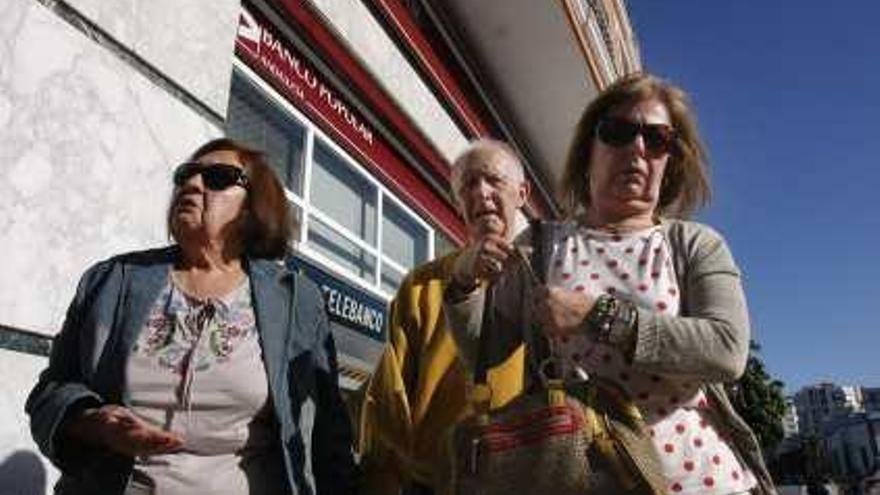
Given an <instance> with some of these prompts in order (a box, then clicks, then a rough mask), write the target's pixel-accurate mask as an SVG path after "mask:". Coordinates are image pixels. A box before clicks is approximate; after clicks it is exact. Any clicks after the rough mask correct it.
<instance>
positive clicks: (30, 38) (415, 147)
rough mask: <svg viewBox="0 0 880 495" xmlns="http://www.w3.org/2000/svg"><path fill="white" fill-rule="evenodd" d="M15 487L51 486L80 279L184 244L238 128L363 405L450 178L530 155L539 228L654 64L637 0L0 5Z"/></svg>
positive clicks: (446, 234) (9, 430) (444, 205)
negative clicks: (362, 392)
mask: <svg viewBox="0 0 880 495" xmlns="http://www.w3.org/2000/svg"><path fill="white" fill-rule="evenodd" d="M0 14H2V16H0V19H2V20H0V40H2V41H3V43H2V44H0V158H2V160H3V163H4V171H5V173H4V174H3V176H2V177H0V206H2V207H0V225H2V232H3V235H4V242H3V245H4V254H5V256H4V259H3V264H4V266H3V268H4V277H3V278H2V279H0V372H2V373H3V374H4V376H5V377H6V378H7V379H6V380H4V383H3V385H0V390H2V394H3V397H4V398H5V399H6V400H4V401H3V406H0V486H5V487H12V488H11V489H12V490H13V491H15V490H18V491H19V492H26V493H41V492H43V491H46V490H48V489H49V488H50V487H51V485H52V483H53V480H54V478H55V477H56V475H57V474H56V473H55V472H54V470H53V468H52V467H51V466H49V465H48V464H46V462H45V460H43V459H42V458H40V457H39V456H38V455H36V454H35V450H34V446H33V443H32V442H31V440H30V435H29V433H28V429H27V421H26V418H25V416H24V413H23V410H22V408H23V404H24V400H25V397H26V394H27V392H28V390H29V389H30V387H31V386H32V385H33V383H34V382H35V380H36V377H37V374H38V373H39V371H40V370H41V369H42V368H43V367H44V366H45V364H46V357H45V356H46V355H47V353H48V349H49V346H50V345H51V340H52V337H53V336H54V334H55V332H56V331H57V329H58V328H59V327H60V324H61V322H62V320H63V317H64V312H65V309H66V305H67V304H68V302H69V300H70V299H71V297H72V295H73V291H74V290H75V286H76V282H77V279H78V277H79V275H80V274H81V273H82V271H83V270H84V269H85V268H86V267H87V266H88V265H90V264H92V263H94V262H96V261H98V260H101V259H104V258H107V257H109V256H111V255H114V254H117V253H120V252H124V251H129V250H135V249H143V248H146V247H152V246H159V245H165V244H167V243H168V242H169V239H168V235H167V232H166V231H165V209H166V205H167V202H168V198H169V195H170V192H171V181H170V173H171V170H172V169H173V168H174V166H175V165H176V164H177V163H179V162H181V161H183V160H184V159H185V158H186V156H187V154H188V153H190V152H191V151H193V150H194V149H195V148H196V147H197V146H198V145H200V144H201V143H203V142H205V141H206V140H208V139H211V138H213V137H216V136H220V135H223V134H228V135H230V136H233V137H235V138H238V139H240V140H243V141H245V142H247V143H250V144H252V145H253V146H256V147H258V148H261V149H263V150H265V151H266V152H267V153H268V155H269V157H270V159H271V161H272V163H273V165H274V167H275V169H276V171H277V173H278V175H279V177H280V178H281V179H282V180H283V182H284V183H285V186H286V188H287V195H288V199H289V203H290V207H291V208H292V210H293V211H294V213H295V217H296V219H297V224H298V227H299V228H298V231H297V233H296V235H295V237H294V238H293V239H291V243H292V244H293V245H294V246H295V247H296V252H297V254H296V255H295V256H294V257H292V258H291V259H289V260H288V263H289V264H290V265H291V266H292V267H294V268H295V269H297V270H301V271H303V272H305V273H307V274H308V275H310V276H311V277H312V278H314V279H315V280H316V281H317V282H318V284H319V285H320V286H321V288H322V290H323V292H324V296H325V300H326V303H327V309H328V313H329V314H330V317H331V320H332V322H333V325H334V335H335V336H336V339H337V346H338V348H339V352H340V364H341V368H342V378H341V385H342V386H343V387H344V388H345V389H347V390H354V389H357V388H358V387H359V386H360V385H361V384H363V383H364V381H365V380H366V379H367V377H368V376H369V374H370V372H371V370H372V366H373V364H374V363H375V361H376V360H377V358H378V356H379V353H380V352H381V348H382V346H383V344H384V341H385V338H386V330H385V326H386V323H387V322H386V319H387V310H386V306H387V303H388V301H389V299H390V298H391V297H392V295H393V293H394V291H395V289H396V287H397V285H398V284H399V283H400V281H401V279H402V277H403V276H404V275H405V274H406V272H407V271H408V270H410V269H411V268H412V267H413V266H415V265H417V264H420V263H423V262H425V261H427V260H430V259H432V258H434V257H436V256H438V255H440V254H442V253H444V252H447V251H448V250H450V249H453V248H454V247H455V246H457V245H460V244H461V243H462V242H463V241H464V236H465V234H464V227H463V224H462V222H461V219H460V217H459V216H458V214H457V212H456V210H455V207H454V205H453V203H452V201H451V197H450V194H449V176H450V169H449V166H450V163H451V161H452V160H453V158H454V157H455V156H456V155H457V154H458V153H459V152H460V151H461V150H462V149H463V148H464V147H465V146H466V145H467V143H468V141H470V140H472V139H474V138H477V137H481V136H492V137H495V138H499V139H503V140H505V141H508V142H510V143H511V144H512V146H513V147H514V148H515V149H516V150H517V151H518V152H519V153H520V154H521V155H522V157H523V159H524V162H525V164H526V169H527V176H528V179H529V181H530V182H531V183H532V186H533V187H532V190H533V192H534V193H533V196H532V197H531V198H530V200H529V204H528V207H527V208H526V212H525V215H526V216H531V217H537V216H549V217H553V216H556V215H558V213H559V211H558V207H557V205H556V203H555V201H554V199H553V188H554V182H555V181H556V180H557V179H558V177H559V175H560V173H561V166H562V163H563V162H564V157H565V153H566V147H567V141H568V139H569V136H570V135H571V133H572V130H573V129H574V125H575V122H576V120H577V118H578V116H579V114H580V112H581V110H582V109H583V107H584V106H585V104H586V103H587V102H588V101H589V100H590V99H592V98H593V97H594V96H595V94H596V93H597V91H598V90H600V89H601V88H603V87H604V86H606V85H607V84H609V83H610V82H612V81H613V80H615V79H616V78H618V77H620V76H621V75H623V74H625V73H627V72H630V71H632V70H636V69H638V68H639V67H640V60H639V55H638V48H637V45H636V43H635V41H634V35H633V33H632V29H631V27H630V23H629V20H628V18H627V15H626V7H625V5H624V4H623V1H622V0H560V1H558V2H534V1H531V0H509V1H506V2H472V1H469V0H448V1H443V2H441V1H438V0H274V1H270V0H249V1H240V0H213V1H207V0H193V1H189V2H175V1H173V0H153V1H151V2H104V1H101V0H65V1H56V0H8V1H6V2H3V4H2V6H0Z"/></svg>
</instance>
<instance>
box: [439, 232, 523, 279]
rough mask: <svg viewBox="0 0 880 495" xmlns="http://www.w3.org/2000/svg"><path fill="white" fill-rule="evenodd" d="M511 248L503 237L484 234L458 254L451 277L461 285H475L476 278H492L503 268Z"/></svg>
mask: <svg viewBox="0 0 880 495" xmlns="http://www.w3.org/2000/svg"><path fill="white" fill-rule="evenodd" d="M513 249H514V248H513V246H512V245H511V244H510V243H509V242H507V240H506V239H504V237H502V236H500V235H498V234H486V235H485V236H483V237H482V238H480V239H478V240H476V241H474V242H473V243H472V244H470V245H468V246H467V247H465V248H464V250H463V251H462V252H461V254H459V256H458V258H456V260H455V265H454V266H453V268H452V277H453V278H454V279H455V282H456V283H458V284H459V285H460V286H462V287H472V286H474V285H476V283H477V279H486V280H494V279H495V278H496V277H498V275H499V274H500V273H501V271H502V270H503V269H504V265H505V263H507V260H508V259H509V258H510V256H511V255H512V254H513Z"/></svg>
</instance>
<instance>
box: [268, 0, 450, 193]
mask: <svg viewBox="0 0 880 495" xmlns="http://www.w3.org/2000/svg"><path fill="white" fill-rule="evenodd" d="M278 3H279V4H281V6H283V7H284V10H285V11H286V12H287V13H288V14H290V16H291V17H292V18H293V20H295V21H296V22H297V23H298V24H299V27H301V28H302V29H303V30H305V32H301V33H300V34H303V35H306V37H307V39H309V40H310V41H312V42H313V44H314V46H315V47H316V48H319V49H320V51H321V52H322V53H321V55H322V56H323V57H325V60H327V61H328V62H331V65H332V66H333V67H334V68H335V69H337V70H338V71H339V72H340V74H341V75H343V76H345V79H347V81H348V82H349V83H351V86H352V87H353V88H354V89H356V90H357V92H358V93H359V94H360V95H362V96H363V97H364V100H365V101H366V102H367V103H369V104H370V106H371V107H372V108H373V109H374V110H375V111H376V113H377V114H379V115H381V116H382V118H383V120H385V121H386V122H387V123H388V124H390V127H391V128H392V130H394V131H395V132H397V133H399V137H400V138H402V140H403V141H404V142H405V143H406V144H407V145H409V146H410V147H411V149H412V150H413V151H415V152H416V154H417V155H418V156H419V157H420V158H421V159H423V160H425V165H426V166H428V168H429V169H430V171H431V172H432V173H433V174H435V175H436V176H438V177H442V178H444V179H446V180H447V182H448V180H449V176H450V169H449V163H447V162H446V160H445V159H444V158H443V157H442V156H441V155H440V153H439V152H438V151H437V150H436V149H434V147H433V145H432V144H431V143H430V141H428V139H426V138H425V137H424V136H423V135H421V133H420V132H419V131H418V127H417V126H416V125H415V124H414V123H413V122H412V121H411V120H410V119H409V117H408V116H407V115H406V114H405V113H404V112H403V111H402V110H401V109H400V108H399V107H398V106H397V104H396V103H395V102H394V100H393V99H392V98H391V97H390V96H389V95H388V94H387V93H386V92H385V91H384V90H383V89H382V88H381V86H380V85H379V83H378V82H377V81H376V80H375V79H374V78H373V76H372V75H371V74H370V73H369V71H367V70H366V69H365V68H364V67H363V66H362V65H361V63H360V61H358V60H357V59H356V58H355V57H354V56H353V55H352V54H351V53H350V52H349V51H348V49H347V48H346V47H345V45H343V43H342V42H340V40H339V39H338V38H337V37H336V35H335V34H334V33H333V32H332V31H331V30H330V29H329V28H328V27H327V26H326V25H325V24H324V21H323V20H322V19H321V17H320V14H318V13H317V12H315V11H314V10H313V9H314V7H312V6H310V5H309V3H308V2H306V1H304V0H281V1H280V2H278Z"/></svg>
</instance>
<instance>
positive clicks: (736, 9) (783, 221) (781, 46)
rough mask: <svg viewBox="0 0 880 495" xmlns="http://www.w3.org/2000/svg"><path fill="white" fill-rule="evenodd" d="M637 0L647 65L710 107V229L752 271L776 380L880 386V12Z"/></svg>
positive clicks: (632, 2) (852, 5) (862, 1)
mask: <svg viewBox="0 0 880 495" xmlns="http://www.w3.org/2000/svg"><path fill="white" fill-rule="evenodd" d="M627 5H628V11H629V15H630V17H631V21H632V23H633V27H634V29H635V32H636V35H637V37H638V38H639V44H640V46H641V53H642V62H643V64H644V66H645V68H646V69H647V70H649V71H651V72H654V73H657V74H659V75H661V76H663V77H666V78H668V79H670V80H672V81H673V82H675V83H676V84H678V85H680V86H682V87H683V88H684V89H685V90H687V91H688V92H689V93H690V94H691V97H692V98H693V101H694V103H695V106H696V108H697V114H698V118H699V122H700V125H701V129H702V131H703V137H704V139H705V141H706V143H707V145H708V148H709V154H710V159H711V167H712V183H713V192H714V195H715V196H714V200H713V202H712V204H711V206H710V207H709V208H708V209H707V210H705V211H704V212H702V213H701V214H700V215H699V217H698V219H699V220H701V221H704V222H706V223H709V224H711V225H713V226H714V227H716V228H717V229H718V230H720V231H721V232H722V233H723V234H724V235H725V237H726V238H727V240H728V241H729V242H730V245H731V248H732V250H733V253H734V256H735V257H736V259H737V261H738V263H739V264H740V266H741V268H742V269H743V272H744V274H745V279H744V282H745V286H746V294H747V297H748V301H749V306H750V310H751V316H752V330H753V335H754V337H755V338H756V339H757V340H758V341H759V343H760V344H761V345H762V347H763V350H762V353H761V354H762V357H763V359H764V361H765V363H766V364H767V367H768V369H769V371H770V372H771V374H773V375H774V376H775V377H777V378H779V379H781V380H783V381H784V382H785V383H786V391H787V392H789V393H792V392H794V391H796V390H797V389H798V388H799V387H801V386H803V385H806V384H810V383H815V382H818V381H823V380H831V381H835V382H837V383H839V384H861V385H869V386H880V323H878V321H880V318H878V316H880V207H878V205H877V202H878V196H880V195H878V192H880V160H878V147H880V121H878V119H880V56H878V51H880V30H878V29H877V26H876V22H877V19H878V18H880V2H874V1H871V0H859V1H855V0H852V1H846V2H827V1H819V0H803V1H800V0H799V1H795V0H790V1H771V2H759V1H757V0H744V1H705V0H702V1H701V0H669V1H659V0H629V1H628V2H627Z"/></svg>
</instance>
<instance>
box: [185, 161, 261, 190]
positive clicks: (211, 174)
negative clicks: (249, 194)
mask: <svg viewBox="0 0 880 495" xmlns="http://www.w3.org/2000/svg"><path fill="white" fill-rule="evenodd" d="M198 174H201V175H202V183H203V184H205V187H207V188H208V189H210V190H212V191H222V190H224V189H226V188H228V187H232V186H241V187H243V188H245V189H247V188H248V178H247V175H245V173H244V170H242V169H241V168H239V167H236V166H235V165H229V164H227V163H207V164H206V163H198V162H186V163H183V164H181V165H179V166H178V167H177V169H175V170H174V185H175V186H177V187H180V186H182V185H184V184H186V181H188V180H189V179H190V178H191V177H192V176H194V175H198Z"/></svg>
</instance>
